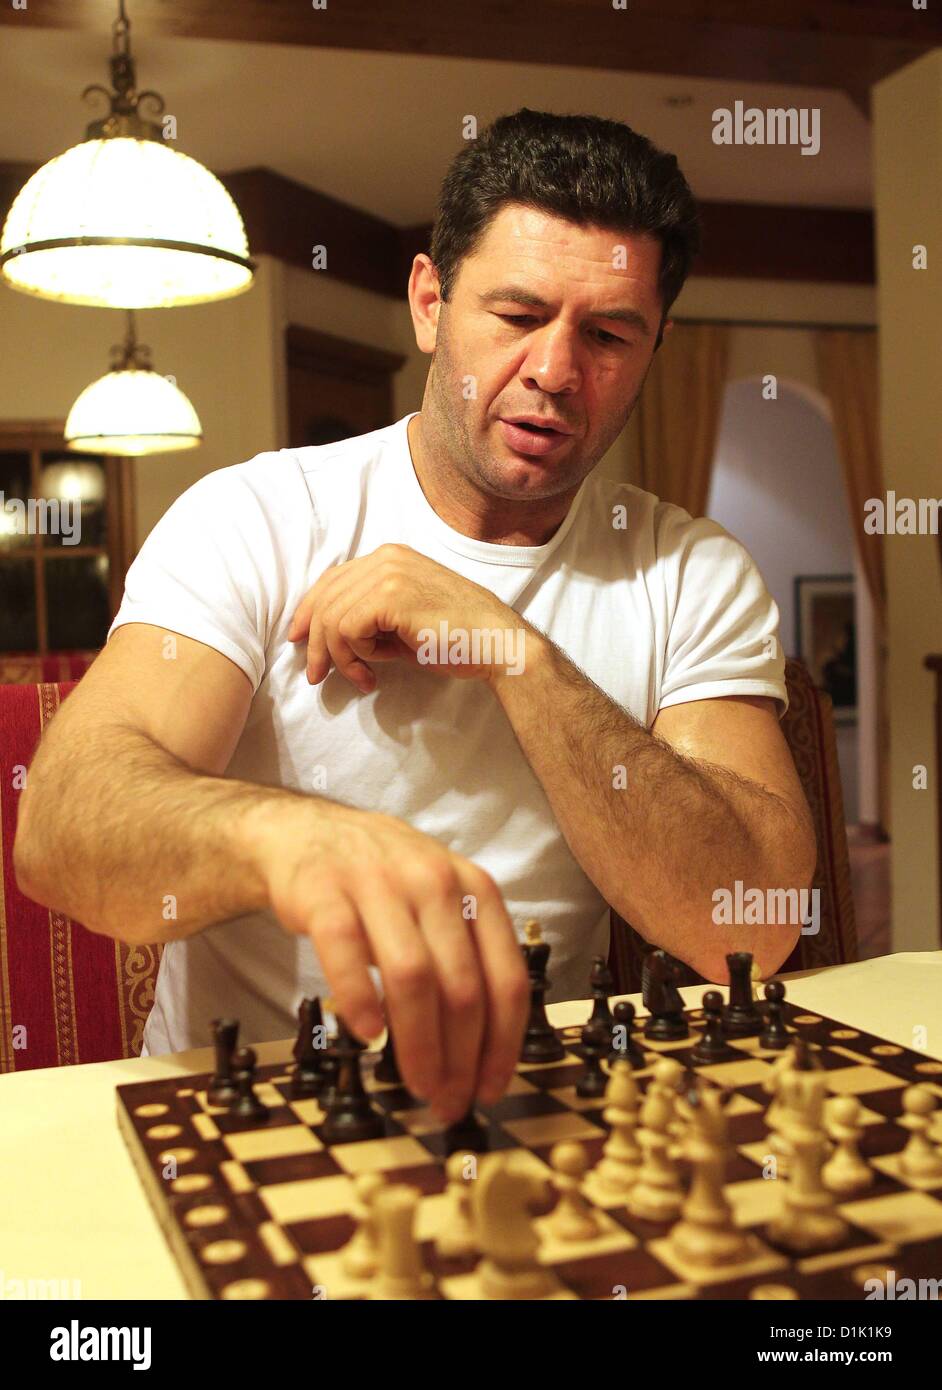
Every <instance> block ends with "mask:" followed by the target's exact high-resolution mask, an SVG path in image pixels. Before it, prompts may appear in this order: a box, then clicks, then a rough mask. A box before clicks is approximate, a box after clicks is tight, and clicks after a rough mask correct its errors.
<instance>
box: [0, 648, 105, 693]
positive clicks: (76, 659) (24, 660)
mask: <svg viewBox="0 0 942 1390" xmlns="http://www.w3.org/2000/svg"><path fill="white" fill-rule="evenodd" d="M97 655H98V652H97V650H91V651H86V650H78V649H75V650H74V651H61V652H49V653H48V655H46V656H40V655H39V653H38V652H0V685H37V684H39V683H40V682H42V681H60V682H62V681H77V680H81V678H82V676H84V674H85V672H86V671H87V670H88V668H89V666H91V664H92V662H93V661H94V660H95V657H96V656H97Z"/></svg>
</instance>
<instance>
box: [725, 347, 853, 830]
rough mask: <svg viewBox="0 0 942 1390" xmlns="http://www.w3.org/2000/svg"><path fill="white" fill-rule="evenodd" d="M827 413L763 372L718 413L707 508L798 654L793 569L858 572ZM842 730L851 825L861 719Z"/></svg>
mask: <svg viewBox="0 0 942 1390" xmlns="http://www.w3.org/2000/svg"><path fill="white" fill-rule="evenodd" d="M802 336H804V337H808V336H809V335H807V334H804V335H802ZM738 355H740V356H741V354H738ZM829 416H830V411H829V409H828V407H827V404H826V402H825V401H824V399H823V398H820V399H819V398H817V393H816V392H811V390H810V388H805V389H804V390H801V391H799V390H797V389H795V388H794V387H793V386H791V385H790V384H789V383H788V382H786V381H783V380H782V379H781V378H779V386H778V399H777V400H774V401H773V400H765V399H763V396H762V386H761V379H760V378H759V377H752V378H750V379H747V380H737V381H733V382H731V383H730V384H729V386H728V387H727V389H726V394H725V398H724V402H723V411H722V416H721V419H720V427H719V437H718V440H717V449H716V458H715V464H714V473H713V480H712V485H711V489H710V496H709V499H708V503H707V515H708V516H711V517H713V518H714V519H715V520H716V521H719V522H720V523H721V524H722V525H723V526H725V527H726V529H727V530H728V531H730V532H731V533H732V534H733V535H734V536H736V537H737V539H738V540H740V541H742V543H743V545H744V546H745V547H746V549H747V550H748V551H749V553H750V554H751V556H752V558H753V559H754V560H755V562H756V564H757V565H758V567H759V569H760V570H761V572H762V576H763V578H764V579H765V582H766V585H767V587H768V589H769V592H770V593H771V595H772V597H773V598H774V599H775V602H776V603H777V604H778V607H779V614H780V624H781V625H780V632H781V638H782V643H783V645H784V647H785V651H786V653H787V655H789V656H796V655H797V654H798V634H797V614H796V613H795V609H794V591H795V586H794V581H795V576H796V575H799V574H805V575H810V574H852V573H853V570H854V550H855V546H854V538H853V533H852V530H851V525H850V517H849V515H848V512H847V499H846V493H845V491H844V482H843V478H842V476H841V468H840V462H839V460H838V457H837V451H836V448H835V440H834V435H833V431H832V428H831V424H830V418H829ZM836 732H837V754H838V760H839V762H840V767H841V783H842V787H843V792H844V814H845V817H846V819H847V821H848V823H850V824H853V823H855V822H856V821H857V820H858V819H859V815H858V786H857V760H858V748H857V743H858V740H857V726H856V725H852V724H841V725H838V726H837V730H836Z"/></svg>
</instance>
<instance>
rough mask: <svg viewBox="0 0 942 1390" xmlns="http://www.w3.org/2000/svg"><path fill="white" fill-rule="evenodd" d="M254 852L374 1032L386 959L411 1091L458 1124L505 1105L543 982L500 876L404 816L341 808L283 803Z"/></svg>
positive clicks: (277, 899)
mask: <svg viewBox="0 0 942 1390" xmlns="http://www.w3.org/2000/svg"><path fill="white" fill-rule="evenodd" d="M256 824H257V826H258V822H257V823H256ZM255 848H256V851H257V853H258V867H259V871H260V872H261V874H262V876H263V878H264V879H265V881H266V883H267V888H268V895H269V901H270V905H271V909H272V911H273V912H274V913H275V914H276V916H277V917H278V918H279V920H280V921H281V922H282V924H283V925H284V926H285V927H286V928H287V929H288V930H289V931H292V932H296V933H298V935H306V936H309V937H310V938H311V941H312V942H313V945H314V948H315V950H316V951H317V954H318V957H319V959H320V962H321V966H322V968H323V970H324V974H325V975H326V977H327V981H328V984H329V986H330V990H331V994H332V997H333V1000H334V1003H335V1005H336V1008H337V1012H338V1013H339V1014H340V1015H341V1016H342V1017H343V1019H344V1021H345V1023H346V1024H347V1025H348V1026H349V1027H350V1029H351V1030H352V1031H353V1032H354V1033H356V1034H357V1035H358V1036H359V1037H361V1038H363V1039H372V1038H375V1037H377V1036H378V1035H379V1034H380V1033H381V1032H382V1029H383V1023H384V1018H383V1008H382V1005H381V1004H380V1000H379V996H378V994H377V991H376V988H375V986H374V984H373V981H372V979H371V977H370V973H369V967H370V966H371V965H374V964H375V965H376V966H378V967H379V970H380V973H381V975H382V980H383V990H384V995H385V1009H386V1015H387V1019H388V1022H389V1027H390V1029H391V1031H392V1034H393V1037H394V1038H395V1043H396V1057H397V1060H398V1062H399V1068H400V1071H401V1073H402V1077H403V1081H404V1083H405V1084H406V1086H408V1088H409V1090H410V1091H411V1092H412V1093H413V1094H414V1095H416V1096H418V1097H419V1098H420V1099H424V1100H427V1101H428V1103H429V1105H430V1106H431V1107H432V1109H433V1110H434V1112H435V1113H436V1115H437V1116H438V1118H439V1119H440V1120H442V1121H443V1122H446V1123H450V1122H452V1121H454V1120H458V1119H461V1118H462V1117H463V1116H464V1115H465V1114H466V1113H467V1111H468V1109H469V1107H470V1105H471V1104H472V1102H473V1101H474V1100H475V1099H477V1100H479V1101H480V1102H482V1103H483V1104H489V1103H491V1102H493V1101H496V1100H497V1099H499V1097H500V1096H502V1095H503V1094H504V1091H505V1090H506V1088H507V1085H508V1084H509V1082H510V1079H511V1077H512V1075H513V1071H514V1067H515V1064H516V1062H517V1060H518V1058H519V1055H520V1047H521V1043H522V1039H523V1033H524V1029H525V1027H526V1019H527V1012H528V1004H529V995H530V990H529V980H528V977H527V972H526V968H525V965H524V961H523V954H522V952H521V949H520V945H519V943H518V941H517V938H516V936H515V934H514V930H513V927H512V925H511V922H510V918H509V917H508V915H507V910H506V908H505V906H504V903H503V899H502V897H501V894H500V890H499V889H498V887H497V885H496V884H495V883H494V880H493V879H492V878H491V877H490V875H489V874H487V873H486V872H485V871H484V870H483V869H481V868H479V867H478V866H477V865H476V864H473V863H472V862H471V861H470V860H468V859H464V858H462V857H461V856H460V855H458V854H453V853H452V852H451V851H450V850H448V849H446V848H445V847H444V846H443V845H441V844H439V843H438V841H437V840H434V839H433V838H432V837H431V836H429V835H425V834H423V833H422V832H421V831H418V830H414V829H413V828H412V827H411V826H409V825H407V824H406V823H405V822H404V821H401V820H398V819H396V818H395V817H393V816H386V815H381V814H378V813H375V812H369V811H358V810H354V809H351V808H348V807H344V806H339V805H337V804H336V803H324V802H320V803H318V804H317V805H316V806H314V805H310V806H303V805H302V806H299V805H298V804H297V803H292V804H291V806H290V807H289V806H285V807H279V808H278V809H277V810H276V811H275V813H274V816H273V818H272V820H271V821H268V819H267V817H263V819H262V825H261V828H260V829H259V839H258V842H257V843H256V846H255Z"/></svg>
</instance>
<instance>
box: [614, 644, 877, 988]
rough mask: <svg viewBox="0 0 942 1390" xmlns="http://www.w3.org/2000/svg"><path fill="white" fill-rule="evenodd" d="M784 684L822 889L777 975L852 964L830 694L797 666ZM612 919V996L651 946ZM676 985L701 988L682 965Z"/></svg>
mask: <svg viewBox="0 0 942 1390" xmlns="http://www.w3.org/2000/svg"><path fill="white" fill-rule="evenodd" d="M785 682H786V685H787V686H788V711H787V713H786V714H785V716H784V718H783V719H782V732H783V733H784V735H785V738H786V741H787V743H788V746H789V748H790V749H791V754H792V757H793V758H794V760H795V767H796V768H797V770H798V776H799V778H800V779H801V785H802V787H803V788H804V791H805V795H806V797H807V798H808V804H809V806H810V807H811V813H812V816H813V817H814V828H815V836H816V838H817V841H818V862H817V867H816V868H815V873H814V879H813V881H812V884H811V886H812V887H813V888H817V889H818V890H819V891H820V895H821V896H820V907H821V920H820V930H819V931H818V933H817V934H816V935H814V936H811V935H809V936H801V937H799V939H798V944H797V946H796V947H795V949H794V951H792V953H791V955H790V956H789V957H788V959H787V960H786V961H785V963H784V965H783V966H782V971H783V972H784V971H786V970H810V969H813V968H815V967H817V966H822V965H841V964H843V963H844V962H845V961H851V960H856V959H857V928H856V924H855V920H854V899H853V894H852V891H851V878H850V856H849V854H848V849H847V827H846V826H845V824H844V801H843V797H842V795H841V776H840V769H839V767H838V762H837V741H836V738H835V734H834V715H833V711H832V708H831V697H830V696H829V695H828V694H827V693H826V692H825V691H823V690H819V689H818V688H817V687H816V686H815V684H814V682H813V681H812V679H811V675H810V673H809V671H808V669H807V667H806V666H805V665H804V664H803V663H802V662H800V661H796V660H792V659H789V660H788V661H786V663H785ZM611 921H612V933H611V947H610V952H609V965H610V966H611V969H612V973H613V974H614V976H615V982H616V988H617V992H618V993H619V994H629V993H634V992H635V991H637V990H640V988H641V965H642V962H643V960H644V956H645V955H646V953H647V952H648V951H650V950H652V949H653V948H652V946H651V945H650V944H649V943H648V942H646V941H645V940H644V939H643V938H642V937H641V936H640V935H639V934H638V933H637V932H636V931H635V930H634V929H633V928H632V927H631V926H629V924H628V923H627V922H625V921H624V919H623V918H621V917H619V916H618V914H617V913H616V912H615V911H614V910H613V911H612V913H611ZM682 983H683V984H700V983H703V977H702V976H700V975H698V974H697V973H696V971H694V970H691V969H690V968H689V967H688V968H687V978H686V979H684V980H683V981H682Z"/></svg>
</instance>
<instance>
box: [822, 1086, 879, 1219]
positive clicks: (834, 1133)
mask: <svg viewBox="0 0 942 1390" xmlns="http://www.w3.org/2000/svg"><path fill="white" fill-rule="evenodd" d="M828 1133H829V1134H830V1136H831V1138H832V1139H833V1140H834V1142H835V1144H836V1148H835V1150H834V1152H833V1154H832V1155H831V1157H830V1158H829V1159H828V1161H827V1163H825V1165H824V1167H823V1168H822V1170H821V1176H822V1177H823V1178H824V1185H825V1187H826V1188H827V1189H828V1191H829V1192H836V1193H837V1194H838V1196H840V1197H851V1196H853V1195H854V1193H855V1192H865V1191H866V1189H867V1188H868V1187H872V1185H873V1169H872V1168H871V1167H870V1165H869V1164H868V1163H865V1162H864V1160H863V1158H862V1157H861V1154H860V1149H859V1147H858V1145H859V1143H860V1139H861V1136H862V1134H863V1125H862V1124H861V1123H860V1101H859V1100H858V1099H857V1097H856V1096H838V1097H837V1098H836V1099H834V1100H833V1101H832V1102H831V1104H830V1106H829V1107H828Z"/></svg>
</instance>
